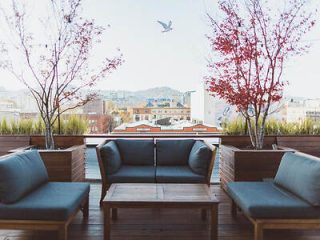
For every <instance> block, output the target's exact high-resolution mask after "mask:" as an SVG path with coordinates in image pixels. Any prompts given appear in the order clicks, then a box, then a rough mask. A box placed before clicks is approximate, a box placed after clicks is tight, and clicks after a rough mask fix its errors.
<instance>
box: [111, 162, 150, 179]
mask: <svg viewBox="0 0 320 240" xmlns="http://www.w3.org/2000/svg"><path fill="white" fill-rule="evenodd" d="M155 175H156V170H155V167H154V166H132V165H122V166H121V168H120V169H119V171H117V172H116V173H114V174H112V175H109V176H108V181H109V183H154V182H155Z"/></svg>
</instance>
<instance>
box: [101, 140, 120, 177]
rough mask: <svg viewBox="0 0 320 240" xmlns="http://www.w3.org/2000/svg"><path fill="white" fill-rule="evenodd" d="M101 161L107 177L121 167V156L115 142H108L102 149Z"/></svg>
mask: <svg viewBox="0 0 320 240" xmlns="http://www.w3.org/2000/svg"><path fill="white" fill-rule="evenodd" d="M100 155H101V160H102V162H103V167H104V170H105V173H106V175H110V174H113V173H115V172H117V171H118V170H119V168H120V167H121V156H120V152H119V150H118V147H117V144H116V143H115V142H114V141H110V142H107V143H106V144H105V145H103V146H102V147H101V148H100Z"/></svg>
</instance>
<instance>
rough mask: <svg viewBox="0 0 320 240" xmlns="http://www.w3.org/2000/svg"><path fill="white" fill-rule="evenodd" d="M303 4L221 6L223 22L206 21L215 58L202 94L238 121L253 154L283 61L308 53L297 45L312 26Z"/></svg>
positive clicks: (298, 0) (280, 84) (279, 89)
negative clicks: (244, 127) (241, 119)
mask: <svg viewBox="0 0 320 240" xmlns="http://www.w3.org/2000/svg"><path fill="white" fill-rule="evenodd" d="M306 2H307V0H291V1H285V3H284V2H283V3H282V5H281V7H282V10H280V9H271V8H269V7H268V1H267V0H246V1H242V3H243V4H242V5H239V4H238V3H239V1H233V0H225V1H220V2H219V8H220V10H221V11H220V12H221V13H222V14H223V17H222V18H221V19H215V18H213V17H211V16H209V19H210V23H211V29H212V34H211V35H209V36H208V39H209V41H210V44H211V47H212V51H213V55H214V56H215V57H214V60H212V61H211V62H209V64H208V68H209V71H210V76H208V77H206V78H205V79H206V82H207V86H208V91H209V92H211V94H212V95H214V96H217V97H220V98H222V99H224V100H225V101H226V102H227V103H228V104H230V105H233V106H235V107H236V108H237V111H239V112H240V113H241V114H242V115H243V117H244V118H245V119H246V122H247V125H248V131H249V135H250V138H251V143H252V146H253V147H254V148H255V149H262V148H263V141H264V134H265V133H264V132H265V122H266V119H267V117H268V115H269V113H270V107H271V105H272V104H274V103H277V102H279V101H280V100H281V98H282V95H283V89H284V86H285V85H286V84H287V83H288V82H287V81H285V80H283V78H282V75H283V71H284V67H285V64H286V63H287V60H288V59H289V58H290V57H292V56H296V55H301V54H303V53H304V52H306V50H307V49H308V45H307V44H306V43H305V42H304V41H301V39H302V37H303V36H304V35H305V33H307V32H308V31H309V30H310V29H311V28H312V27H313V26H314V24H315V21H314V18H313V15H314V14H313V13H307V12H306V11H305V10H304V7H305V5H306ZM269 4H270V2H269ZM278 4H279V3H278ZM280 4H281V3H280ZM269 6H270V5H269ZM273 8H274V6H273Z"/></svg>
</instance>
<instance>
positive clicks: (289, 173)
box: [275, 152, 320, 206]
mask: <svg viewBox="0 0 320 240" xmlns="http://www.w3.org/2000/svg"><path fill="white" fill-rule="evenodd" d="M275 183H276V184H278V185H279V186H281V187H283V188H285V189H287V190H289V191H291V192H292V193H294V194H296V195H297V196H299V197H300V198H302V199H304V200H305V201H307V202H309V203H310V204H312V205H314V206H320V159H319V158H316V157H313V156H310V155H306V154H302V153H291V152H288V153H286V154H284V156H283V157H282V160H281V163H280V166H279V169H278V172H277V175H276V177H275Z"/></svg>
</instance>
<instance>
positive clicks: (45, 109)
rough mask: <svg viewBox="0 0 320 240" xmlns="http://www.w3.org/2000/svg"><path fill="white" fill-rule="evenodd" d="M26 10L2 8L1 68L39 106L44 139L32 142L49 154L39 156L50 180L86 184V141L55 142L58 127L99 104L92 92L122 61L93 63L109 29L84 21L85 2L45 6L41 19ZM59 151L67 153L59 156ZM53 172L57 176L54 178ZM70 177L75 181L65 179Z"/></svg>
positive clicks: (55, 1)
mask: <svg viewBox="0 0 320 240" xmlns="http://www.w3.org/2000/svg"><path fill="white" fill-rule="evenodd" d="M24 4H25V5H24ZM24 4H23V3H21V2H20V1H14V0H13V1H12V2H11V5H10V6H5V7H3V8H2V10H3V11H2V14H1V15H2V16H3V19H2V20H3V21H5V22H6V23H7V31H2V34H5V33H6V34H7V37H8V39H10V41H8V42H4V43H3V44H1V46H2V48H1V53H2V61H1V64H0V66H2V67H3V68H5V69H7V70H8V71H10V72H11V73H12V74H13V76H15V77H16V78H17V79H18V80H19V81H20V82H21V83H23V84H24V85H25V86H26V87H27V88H28V89H29V91H30V93H31V95H32V96H33V98H34V99H35V101H36V104H37V107H38V110H39V115H40V117H41V119H42V120H43V122H44V125H45V133H44V137H43V138H42V140H43V141H40V142H39V141H38V140H39V139H36V140H35V139H32V140H31V144H35V145H37V146H40V147H41V146H43V147H44V148H45V149H46V150H40V151H41V152H40V154H41V155H42V157H43V158H44V161H45V164H46V166H47V168H48V172H49V177H50V178H51V180H74V179H76V180H82V178H83V177H84V141H83V137H80V139H79V138H72V137H69V138H68V139H67V140H66V139H64V140H61V139H63V138H61V137H60V138H58V137H54V136H53V125H54V123H55V122H56V121H60V116H61V114H63V113H65V112H68V111H70V110H72V109H75V108H77V107H80V106H82V105H84V104H86V103H87V102H89V101H91V100H92V99H93V98H95V97H96V93H94V92H90V91H89V90H88V89H89V88H91V87H92V86H93V85H95V84H96V82H98V81H99V80H101V79H105V78H106V77H107V76H108V74H110V73H111V72H112V71H113V70H115V69H116V68H117V67H118V66H119V65H120V64H121V62H122V56H121V55H119V56H116V57H113V58H112V59H109V58H105V59H104V60H101V64H100V65H97V64H96V63H95V62H94V63H93V61H92V57H91V55H92V50H93V47H94V46H95V45H96V44H97V43H99V42H100V41H101V36H102V33H103V31H104V28H103V27H101V26H98V25H96V24H95V22H94V20H90V19H86V18H84V17H83V16H81V15H80V9H81V8H80V6H81V0H68V1H63V0H46V1H41V3H40V2H39V3H37V4H39V6H38V7H41V8H43V9H44V10H45V11H44V13H45V14H43V15H42V16H38V15H35V16H32V14H31V13H32V12H31V11H32V5H30V4H29V5H28V4H27V3H26V2H25V3H24ZM13 58H14V59H13ZM64 143H67V145H65V144H64ZM56 145H57V146H58V147H59V148H63V147H65V146H66V147H68V148H67V149H62V150H57V149H56ZM71 145H78V146H79V145H80V146H79V147H71ZM70 147H71V149H70ZM76 149H78V151H77V150H76ZM59 152H60V153H61V152H62V154H63V155H60V153H59ZM49 156H52V157H49ZM67 157H69V158H68V159H67ZM70 157H71V159H70ZM50 166H52V167H55V170H56V172H55V173H52V174H51V171H50ZM73 170H74V171H76V172H75V173H72V171H73ZM67 172H70V174H69V175H70V176H69V175H68V176H65V177H64V176H63V175H64V174H67ZM73 175H74V176H75V177H73ZM79 176H80V177H79Z"/></svg>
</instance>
